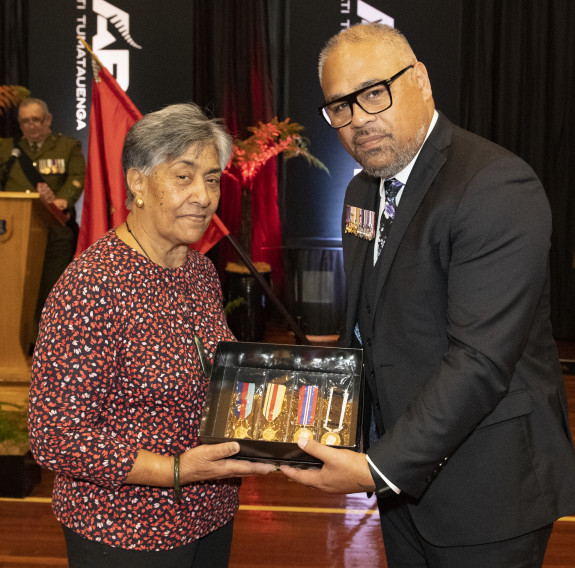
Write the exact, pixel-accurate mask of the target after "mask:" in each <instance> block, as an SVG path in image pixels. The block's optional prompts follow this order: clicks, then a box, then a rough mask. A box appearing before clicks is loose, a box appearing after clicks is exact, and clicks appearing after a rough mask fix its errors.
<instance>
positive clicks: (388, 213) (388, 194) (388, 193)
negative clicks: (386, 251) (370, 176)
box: [377, 178, 403, 257]
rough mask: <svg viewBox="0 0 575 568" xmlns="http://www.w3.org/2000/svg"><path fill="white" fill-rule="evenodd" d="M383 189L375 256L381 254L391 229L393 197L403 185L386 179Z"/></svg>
mask: <svg viewBox="0 0 575 568" xmlns="http://www.w3.org/2000/svg"><path fill="white" fill-rule="evenodd" d="M383 186H384V188H385V206H384V207H383V211H382V212H381V219H380V220H379V239H378V241H377V256H378V257H379V255H380V254H381V251H382V250H383V246H384V245H385V241H386V240H387V237H388V235H389V230H390V228H391V223H392V222H393V218H394V217H395V208H396V206H397V204H396V203H395V197H396V195H397V194H398V193H399V190H400V189H401V188H402V187H403V184H402V183H401V182H400V181H398V180H396V179H395V178H391V179H386V180H385V181H384V182H383Z"/></svg>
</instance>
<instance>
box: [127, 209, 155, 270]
mask: <svg viewBox="0 0 575 568" xmlns="http://www.w3.org/2000/svg"><path fill="white" fill-rule="evenodd" d="M126 229H128V233H130V235H132V238H133V239H134V240H135V241H136V242H137V243H138V246H139V247H140V248H141V249H142V252H143V253H144V254H145V255H146V256H147V257H148V260H149V261H150V262H152V259H151V258H150V255H149V254H148V253H147V252H146V249H145V248H144V247H143V246H142V245H141V243H140V241H139V240H138V239H137V237H136V235H134V233H132V230H131V229H130V225H128V220H127V219H126Z"/></svg>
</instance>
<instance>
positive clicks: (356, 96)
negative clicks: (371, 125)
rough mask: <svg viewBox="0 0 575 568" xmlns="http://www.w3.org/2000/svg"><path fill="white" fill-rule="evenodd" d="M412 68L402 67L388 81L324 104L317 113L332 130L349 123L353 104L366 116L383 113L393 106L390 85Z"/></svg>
mask: <svg viewBox="0 0 575 568" xmlns="http://www.w3.org/2000/svg"><path fill="white" fill-rule="evenodd" d="M412 67H415V65H408V66H407V67H404V68H403V69H402V70H401V71H400V72H399V73H396V74H395V75H394V76H393V77H390V78H389V79H384V80H383V81H378V82H377V83H374V84H373V85H369V86H367V87H363V88H362V89H358V90H357V91H354V92H353V93H350V94H349V95H345V97H340V98H339V99H336V100H335V101H331V102H329V103H324V104H323V105H321V106H320V107H318V109H317V111H318V112H319V113H320V114H321V115H322V116H323V117H324V118H325V121H326V122H327V123H328V124H329V125H330V126H331V127H332V128H343V127H344V126H347V125H348V124H349V123H350V122H351V119H352V118H353V105H354V103H355V104H356V105H357V106H358V107H359V108H361V109H362V110H363V111H364V112H367V113H368V114H378V113H380V112H383V111H384V110H387V109H388V108H389V107H390V106H391V105H392V104H393V99H392V98H391V89H390V86H391V84H392V83H393V82H394V81H395V80H396V79H399V77H401V76H402V75H403V74H404V73H405V72H406V71H407V70H408V69H411V68H412Z"/></svg>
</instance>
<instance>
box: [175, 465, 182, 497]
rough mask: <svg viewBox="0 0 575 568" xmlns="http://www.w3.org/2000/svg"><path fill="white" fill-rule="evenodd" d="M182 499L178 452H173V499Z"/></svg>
mask: <svg viewBox="0 0 575 568" xmlns="http://www.w3.org/2000/svg"><path fill="white" fill-rule="evenodd" d="M181 500H182V486H181V485H180V454H174V501H175V502H176V503H179V502H180V501H181Z"/></svg>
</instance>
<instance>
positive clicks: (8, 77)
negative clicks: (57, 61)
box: [0, 0, 28, 137]
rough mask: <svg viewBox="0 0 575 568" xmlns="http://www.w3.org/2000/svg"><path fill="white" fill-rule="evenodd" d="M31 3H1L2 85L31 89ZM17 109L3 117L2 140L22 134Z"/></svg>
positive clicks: (22, 0)
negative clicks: (29, 28)
mask: <svg viewBox="0 0 575 568" xmlns="http://www.w3.org/2000/svg"><path fill="white" fill-rule="evenodd" d="M27 8H28V3H27V2H26V1H25V0H0V85H22V86H24V87H26V86H27V85H28V19H27ZM17 117H18V112H17V110H16V109H15V108H11V109H9V110H8V111H4V113H3V114H2V115H0V137H9V136H14V135H17V134H19V128H18V120H17Z"/></svg>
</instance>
